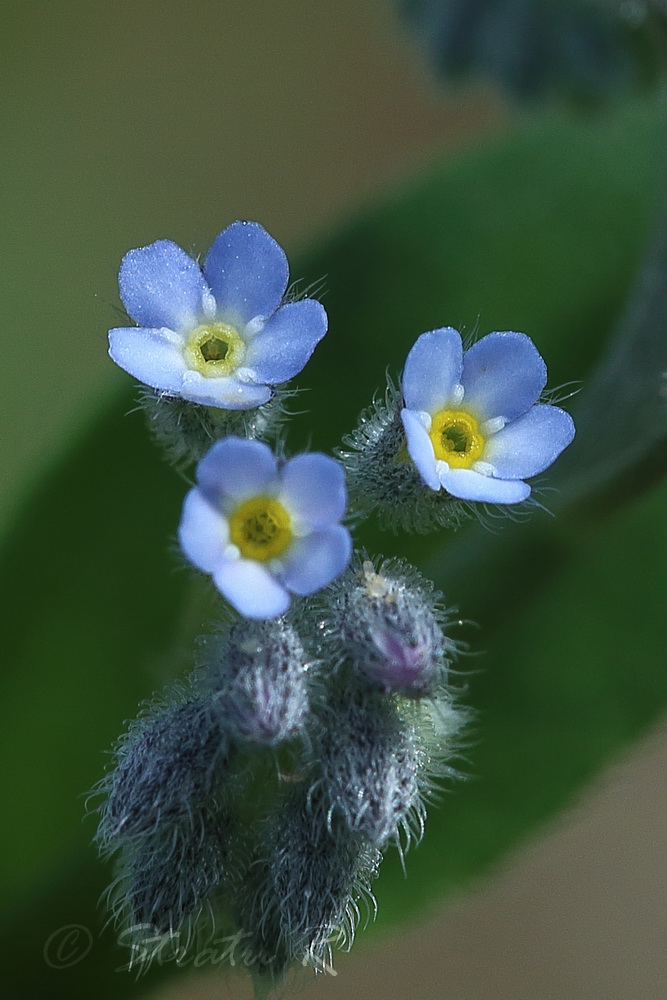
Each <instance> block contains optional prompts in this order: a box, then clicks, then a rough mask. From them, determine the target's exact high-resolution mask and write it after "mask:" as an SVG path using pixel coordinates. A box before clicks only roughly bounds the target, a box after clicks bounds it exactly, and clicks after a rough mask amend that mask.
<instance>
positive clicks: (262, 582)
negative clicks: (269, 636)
mask: <svg viewBox="0 0 667 1000" xmlns="http://www.w3.org/2000/svg"><path fill="white" fill-rule="evenodd" d="M213 582H214V583H215V585H216V587H217V588H218V590H219V591H220V593H221V594H222V595H223V597H226V598H227V600H228V601H229V603H230V604H231V605H233V606H234V607H235V608H236V610H237V611H238V612H239V614H242V615H244V617H246V618H277V617H278V616H279V615H284V614H285V612H286V611H287V609H288V608H289V605H290V597H289V594H288V593H287V591H286V590H285V588H284V587H283V586H282V584H280V583H279V582H278V581H277V580H276V579H275V578H274V577H273V576H272V575H271V573H269V571H268V569H266V567H264V566H263V565H262V564H261V563H258V562H254V561H253V560H252V559H232V560H229V561H228V562H225V563H223V564H222V565H221V566H219V567H218V569H217V570H216V572H215V574H214V576H213Z"/></svg>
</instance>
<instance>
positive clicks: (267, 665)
mask: <svg viewBox="0 0 667 1000" xmlns="http://www.w3.org/2000/svg"><path fill="white" fill-rule="evenodd" d="M201 648H202V653H201V657H200V659H201V662H202V664H203V665H204V667H205V672H204V676H203V684H204V685H205V687H206V689H207V690H208V691H209V692H210V695H211V699H212V704H213V707H214V710H215V712H216V713H217V716H218V718H219V719H220V722H221V725H222V726H223V728H224V729H225V731H226V732H227V733H228V734H229V736H230V738H232V739H234V740H236V741H238V742H239V743H241V744H244V743H250V744H253V743H254V744H260V745H264V746H269V747H273V746H278V745H279V744H280V743H284V742H285V741H286V740H289V739H291V738H293V737H294V736H296V735H298V734H299V733H300V732H301V731H302V729H303V727H304V725H305V722H306V719H307V716H308V712H309V668H310V666H311V664H309V662H308V657H307V654H306V651H305V649H304V647H303V644H302V642H301V639H300V637H299V635H298V633H297V631H296V630H295V629H294V628H293V626H292V625H290V624H289V623H288V622H286V621H285V620H284V619H280V618H278V619H270V620H268V621H264V622H261V621H241V622H238V623H237V624H235V625H234V626H233V627H232V628H231V629H230V631H229V632H228V633H227V634H226V635H223V636H211V637H207V638H206V639H205V640H203V641H202V645H201Z"/></svg>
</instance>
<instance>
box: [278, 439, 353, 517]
mask: <svg viewBox="0 0 667 1000" xmlns="http://www.w3.org/2000/svg"><path fill="white" fill-rule="evenodd" d="M280 500H281V501H282V502H283V503H284V504H285V507H286V508H287V509H288V510H289V511H290V513H292V514H293V515H294V516H295V517H296V518H297V519H298V520H299V521H300V522H302V523H303V524H306V525H308V526H309V527H313V528H315V527H321V526H323V525H326V524H330V523H331V522H332V521H340V519H341V518H342V516H343V514H344V513H345V508H346V506H347V490H346V488H345V473H344V471H343V468H342V466H341V465H340V464H339V463H338V462H336V461H334V459H333V458H329V456H328V455H321V454H319V453H318V452H313V453H312V454H308V455H297V456H296V457H295V458H291V459H290V460H289V462H288V463H287V464H286V465H285V468H284V469H283V471H282V474H281V477H280Z"/></svg>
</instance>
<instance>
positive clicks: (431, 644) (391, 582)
mask: <svg viewBox="0 0 667 1000" xmlns="http://www.w3.org/2000/svg"><path fill="white" fill-rule="evenodd" d="M326 596H327V610H326V618H325V621H326V628H327V632H328V635H329V640H330V645H331V648H332V649H334V650H335V652H336V653H337V655H338V656H339V657H340V658H341V659H346V660H349V661H350V662H351V663H352V665H353V666H354V668H355V670H356V671H357V673H358V674H359V675H360V677H362V678H364V679H365V680H366V681H367V682H368V683H369V684H371V686H373V687H376V688H379V689H381V690H383V691H395V692H398V693H399V694H402V695H404V696H407V697H413V698H420V697H423V696H425V695H432V694H433V693H434V691H435V690H436V689H437V688H438V686H441V685H442V684H443V682H444V681H445V680H446V673H447V667H448V666H449V662H450V659H451V657H452V655H453V653H454V652H455V651H456V644H455V643H454V642H453V641H452V640H450V639H448V638H447V637H446V636H445V635H444V633H443V630H442V628H441V625H440V621H446V615H445V613H444V612H443V610H442V608H441V606H440V604H439V597H440V595H439V594H437V593H436V592H435V591H434V590H433V587H432V585H431V584H430V583H428V582H427V581H426V580H424V579H423V577H421V576H420V574H419V573H418V572H417V571H416V570H415V569H413V568H412V567H410V566H408V565H407V564H405V563H402V562H400V561H396V562H391V561H390V562H387V563H385V564H384V565H382V566H381V568H380V571H379V572H376V570H375V567H374V565H373V563H372V562H371V561H370V560H366V561H364V562H363V563H362V564H361V566H359V565H357V566H353V567H352V568H351V569H350V570H348V572H347V573H345V574H344V575H343V576H342V577H341V578H340V580H338V581H337V582H336V583H335V584H334V585H333V587H331V588H330V590H329V592H328V593H327V595H326Z"/></svg>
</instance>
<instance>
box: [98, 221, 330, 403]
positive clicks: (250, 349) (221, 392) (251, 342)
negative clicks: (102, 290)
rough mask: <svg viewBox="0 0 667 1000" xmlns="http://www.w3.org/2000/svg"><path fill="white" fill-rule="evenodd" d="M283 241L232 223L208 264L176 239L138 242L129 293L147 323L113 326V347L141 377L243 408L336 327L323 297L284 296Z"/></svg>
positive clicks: (177, 392) (289, 373)
mask: <svg viewBox="0 0 667 1000" xmlns="http://www.w3.org/2000/svg"><path fill="white" fill-rule="evenodd" d="M288 277H289V269H288V264H287V257H286V256H285V253H284V251H283V250H282V248H281V247H280V246H279V245H278V244H277V243H276V241H275V240H274V239H273V237H271V236H269V234H268V233H267V232H266V230H265V229H264V228H263V227H262V226H260V225H259V224H258V223H256V222H234V223H232V225H231V226H228V227H227V229H225V230H223V232H221V233H220V234H219V235H218V236H216V238H215V240H214V241H213V245H212V246H211V249H210V250H209V252H208V254H207V255H206V257H205V259H204V263H203V266H202V267H200V266H199V264H198V263H197V261H195V260H193V258H192V257H190V256H189V255H188V254H187V253H186V252H185V251H184V250H182V249H181V248H180V247H179V246H177V245H176V244H175V243H172V241H171V240H158V241H157V242H156V243H151V244H150V245H149V246H146V247H140V248H139V249H137V250H130V251H129V253H127V254H126V255H125V256H124V257H123V262H122V264H121V267H120V273H119V276H118V284H119V288H120V297H121V299H122V301H123V305H124V306H125V308H126V310H127V312H128V314H129V315H130V316H131V317H132V319H133V320H134V321H135V322H136V323H137V324H138V327H119V328H117V329H115V330H110V331H109V353H110V355H111V357H112V358H113V360H114V361H115V362H116V364H118V365H120V367H121V368H124V369H125V371H127V372H129V373H130V375H133V376H134V377H135V378H136V379H138V380H139V381H140V382H144V383H145V384H146V385H149V386H152V388H154V389H157V390H159V391H160V392H162V393H165V394H166V395H168V396H180V397H182V398H183V399H186V400H190V401H192V402H194V403H201V404H203V405H205V406H218V407H223V408H225V409H232V410H243V409H248V408H250V407H254V406H260V405H261V404H262V403H266V402H267V401H268V400H269V399H270V398H271V395H272V386H275V385H278V384H280V383H282V382H287V381H288V380H289V379H291V378H293V377H294V376H295V375H296V374H297V373H298V372H300V371H301V369H302V368H303V367H304V365H305V364H306V362H307V361H308V359H309V358H310V356H311V354H312V353H313V350H314V349H315V346H316V345H317V343H318V341H320V340H321V339H322V337H323V336H324V334H325V333H326V331H327V314H326V312H325V311H324V308H323V307H322V305H321V304H320V303H319V302H317V301H316V300H315V299H303V300H301V301H299V302H287V303H284V304H281V303H282V302H283V296H284V294H285V290H286V288H287V281H288Z"/></svg>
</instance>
